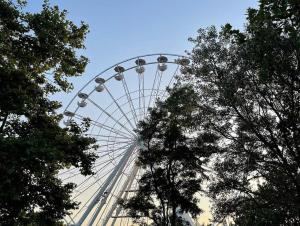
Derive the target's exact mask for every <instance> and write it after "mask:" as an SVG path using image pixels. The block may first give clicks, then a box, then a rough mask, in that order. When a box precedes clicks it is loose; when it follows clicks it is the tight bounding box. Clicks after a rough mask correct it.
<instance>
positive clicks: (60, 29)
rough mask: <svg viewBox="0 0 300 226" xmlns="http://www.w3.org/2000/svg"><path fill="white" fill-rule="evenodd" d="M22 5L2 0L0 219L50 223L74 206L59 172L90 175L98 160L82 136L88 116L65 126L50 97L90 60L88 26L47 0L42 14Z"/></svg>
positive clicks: (67, 85) (90, 142)
mask: <svg viewBox="0 0 300 226" xmlns="http://www.w3.org/2000/svg"><path fill="white" fill-rule="evenodd" d="M24 4H25V3H20V4H19V5H18V4H15V3H13V2H12V1H9V0H0V181H1V182H0V224H1V225H27V224H31V225H34V224H35V222H36V224H37V225H51V224H53V223H54V222H55V221H57V220H59V219H61V218H62V217H63V216H64V215H66V214H68V212H69V210H71V209H73V208H75V207H76V203H74V202H73V201H72V200H71V199H70V195H71V192H72V190H73V188H74V185H73V184H70V183H69V184H63V183H62V181H61V180H60V179H59V178H58V177H57V173H58V171H59V170H61V169H63V168H66V167H71V166H74V167H79V168H80V170H81V173H82V174H84V175H87V174H91V173H92V172H91V166H92V163H93V161H94V160H95V155H94V154H93V153H91V152H90V151H89V150H90V148H92V146H93V143H94V140H93V139H91V138H87V137H83V136H82V134H83V132H84V129H81V126H82V127H83V128H87V127H88V124H89V123H88V121H87V122H85V123H84V124H83V125H76V124H74V123H72V125H71V126H70V127H69V128H61V127H60V126H59V123H60V120H61V119H62V115H60V114H58V113H57V109H58V108H59V107H60V103H59V102H57V101H53V100H50V99H49V95H51V94H54V93H56V92H59V91H68V90H70V89H71V88H72V86H71V84H70V83H68V82H67V80H66V77H69V76H76V75H80V74H81V73H82V72H83V71H84V68H85V66H86V64H87V59H86V58H85V57H82V56H80V57H78V56H76V53H75V50H76V49H80V48H83V47H84V45H83V41H84V38H85V35H86V33H87V31H88V27H87V25H86V24H84V23H82V24H81V25H80V26H76V25H75V24H73V23H72V22H71V21H69V20H67V19H66V11H60V10H59V9H58V7H51V6H50V5H49V4H48V3H47V2H45V3H44V5H43V8H42V10H41V12H38V13H25V12H23V10H22V7H23V6H24ZM49 78H50V79H52V80H53V82H49V80H48V79H49Z"/></svg>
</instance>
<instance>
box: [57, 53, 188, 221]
mask: <svg viewBox="0 0 300 226" xmlns="http://www.w3.org/2000/svg"><path fill="white" fill-rule="evenodd" d="M189 62H190V60H189V59H188V58H187V57H185V56H181V55H176V54H148V55H143V56H138V57H134V58H131V59H127V60H124V61H122V62H119V63H117V64H115V65H113V66H111V67H109V68H107V69H106V70H104V71H102V72H101V73H100V74H98V75H96V76H95V77H94V78H92V79H91V80H90V81H89V82H88V83H87V84H86V85H84V86H83V87H82V89H81V90H80V91H79V92H78V93H77V94H76V96H74V98H73V99H72V100H71V102H70V103H69V104H68V106H67V107H66V109H65V111H64V117H65V118H64V123H65V125H66V126H68V125H69V123H70V122H71V121H72V120H74V121H76V122H77V123H80V122H83V121H85V120H86V119H88V120H89V121H90V124H91V126H90V128H89V130H88V131H87V132H86V136H89V137H94V138H95V139H96V140H97V145H98V146H99V147H98V149H97V151H96V154H97V155H98V158H97V160H96V161H95V163H94V165H93V171H94V172H95V174H94V175H91V176H87V177H85V176H82V175H81V174H80V172H79V170H78V169H77V168H70V169H67V170H65V171H63V172H61V173H60V174H59V176H60V177H61V178H62V179H63V181H64V182H65V183H67V182H72V183H75V184H76V189H75V191H74V193H73V196H72V199H73V200H74V201H76V202H79V203H80V205H79V208H78V209H77V210H75V211H74V212H73V214H72V215H71V216H69V217H68V219H65V221H66V222H67V224H68V225H89V226H90V225H101V226H106V225H115V226H119V225H120V226H121V225H132V221H131V219H130V218H129V217H128V216H127V215H126V212H125V211H124V210H123V209H122V208H121V206H119V205H118V201H119V199H120V198H122V199H125V200H126V199H128V198H130V197H131V196H133V195H134V192H135V191H136V190H137V188H138V178H139V176H140V174H141V172H140V169H139V168H138V167H137V166H136V165H135V159H136V157H137V155H138V151H139V150H140V148H141V147H142V142H143V141H141V140H140V139H139V137H138V135H137V134H136V132H135V129H136V126H137V123H138V122H139V121H140V120H143V119H144V118H145V117H146V116H147V110H148V108H149V107H152V106H153V105H154V104H155V101H156V100H157V99H161V100H162V99H164V98H165V97H166V96H167V95H168V92H167V91H166V88H167V87H172V85H173V84H174V83H175V81H176V77H178V76H180V75H181V74H184V73H185V72H186V70H185V66H187V65H188V64H189Z"/></svg>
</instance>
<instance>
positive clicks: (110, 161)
mask: <svg viewBox="0 0 300 226" xmlns="http://www.w3.org/2000/svg"><path fill="white" fill-rule="evenodd" d="M124 152H125V151H124ZM124 152H122V153H121V154H119V155H118V156H116V158H118V157H120V156H121V155H123V154H124ZM112 161H113V160H111V159H109V162H108V163H107V164H106V165H105V166H104V167H101V168H100V169H97V171H96V172H95V174H97V173H98V172H99V171H102V169H104V168H105V167H106V166H107V165H109V164H111V163H112ZM102 164H103V163H102ZM112 170H113V168H112V169H111V170H109V171H108V172H107V173H106V174H104V175H103V176H102V177H100V178H95V177H94V175H92V176H90V177H89V178H87V179H90V178H95V179H96V180H95V181H94V182H93V183H92V184H91V185H89V186H88V187H87V188H86V189H84V190H83V191H82V192H81V193H80V194H82V193H83V192H85V191H86V190H87V189H89V188H90V187H92V186H93V185H95V184H96V183H98V182H99V180H101V179H103V178H104V177H105V176H107V175H108V174H109V173H110V172H112ZM100 187H101V186H100ZM80 194H79V195H80ZM79 195H77V196H75V197H74V198H77V197H78V196H79Z"/></svg>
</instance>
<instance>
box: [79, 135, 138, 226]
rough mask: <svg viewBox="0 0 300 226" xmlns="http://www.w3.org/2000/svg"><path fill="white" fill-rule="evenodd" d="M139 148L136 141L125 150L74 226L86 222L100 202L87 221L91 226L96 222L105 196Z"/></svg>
mask: <svg viewBox="0 0 300 226" xmlns="http://www.w3.org/2000/svg"><path fill="white" fill-rule="evenodd" d="M138 146H139V142H138V141H136V142H134V143H133V144H132V145H131V146H130V147H128V148H127V150H126V151H125V154H124V156H123V157H122V159H121V160H120V161H119V163H118V165H117V166H116V167H115V169H114V170H113V172H111V173H110V175H109V176H108V178H107V179H106V180H105V182H104V184H103V186H102V187H101V189H100V190H99V192H98V193H97V194H96V195H95V197H94V199H93V200H92V201H91V203H90V204H89V206H88V207H87V210H86V211H85V212H84V214H83V215H82V217H81V218H80V219H79V221H78V223H77V224H76V226H80V225H82V223H83V222H84V221H85V220H86V218H87V217H88V216H89V215H90V213H91V211H92V209H93V208H94V207H95V206H96V205H97V203H98V202H99V201H100V199H101V198H102V199H101V202H100V204H99V206H98V207H97V209H96V211H95V213H94V214H93V216H92V219H91V220H90V221H89V223H88V225H89V226H92V225H93V223H94V221H95V220H96V218H97V216H98V214H99V212H100V210H101V208H102V207H103V205H104V204H105V198H106V197H105V194H106V193H107V194H109V193H110V192H111V190H112V189H113V187H114V185H115V183H116V182H117V180H118V179H119V176H120V175H121V173H122V172H123V169H124V167H125V166H126V163H127V162H128V160H129V158H130V156H131V154H132V152H133V151H134V150H135V149H136V148H137V147H138Z"/></svg>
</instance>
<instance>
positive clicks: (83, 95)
mask: <svg viewBox="0 0 300 226" xmlns="http://www.w3.org/2000/svg"><path fill="white" fill-rule="evenodd" d="M78 97H80V98H82V99H86V98H88V97H89V95H87V94H86V93H78Z"/></svg>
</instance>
